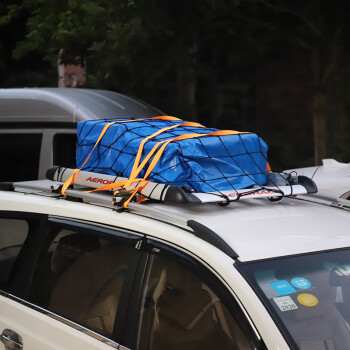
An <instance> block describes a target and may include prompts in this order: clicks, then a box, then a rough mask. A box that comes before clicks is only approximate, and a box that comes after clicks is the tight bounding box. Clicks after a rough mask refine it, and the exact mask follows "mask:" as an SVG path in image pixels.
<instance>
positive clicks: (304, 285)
mask: <svg viewBox="0 0 350 350" xmlns="http://www.w3.org/2000/svg"><path fill="white" fill-rule="evenodd" d="M291 282H292V285H293V286H294V287H296V288H299V289H308V288H310V287H311V282H310V281H309V280H307V279H306V278H304V277H295V278H293V279H292V280H291Z"/></svg>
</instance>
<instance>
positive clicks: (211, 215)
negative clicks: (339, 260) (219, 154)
mask: <svg viewBox="0 0 350 350" xmlns="http://www.w3.org/2000/svg"><path fill="white" fill-rule="evenodd" d="M306 197H307V196H305V197H304V199H303V200H302V199H297V198H283V199H282V200H281V201H279V202H278V203H271V202H270V201H268V200H267V199H262V198H261V199H251V200H246V201H237V202H233V203H231V204H230V205H228V206H226V207H221V206H219V205H215V204H201V205H198V206H187V207H186V206H172V205H161V204H152V206H153V207H158V209H159V210H162V208H163V210H167V211H171V212H173V213H174V214H177V215H184V216H187V217H190V218H191V219H193V220H196V221H198V222H200V223H201V224H203V225H205V226H207V227H208V228H210V229H211V230H213V231H214V232H216V233H217V234H218V235H219V236H220V237H221V238H222V239H224V240H225V241H226V242H227V243H228V244H229V245H230V246H231V247H232V249H233V250H234V251H235V252H236V253H237V255H238V257H239V260H240V261H250V260H259V259H267V258H275V257H280V256H288V255H294V254H303V253H311V252H316V251H323V250H329V249H338V248H343V247H350V229H349V228H350V211H347V210H341V209H339V208H336V207H332V206H329V205H321V204H319V203H313V202H310V201H309V200H306ZM300 198H302V197H301V196H300Z"/></svg>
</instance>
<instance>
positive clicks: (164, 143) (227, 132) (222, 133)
mask: <svg viewBox="0 0 350 350" xmlns="http://www.w3.org/2000/svg"><path fill="white" fill-rule="evenodd" d="M237 134H247V132H240V131H234V130H219V131H214V132H211V133H207V134H194V133H193V134H183V135H180V136H177V137H175V138H173V139H170V140H167V141H160V142H158V143H157V144H156V145H155V146H154V147H153V148H158V146H159V145H160V144H162V146H161V147H160V149H159V150H158V152H157V153H156V154H155V156H154V157H153V159H152V162H151V164H150V165H149V167H148V169H147V171H146V173H145V175H144V177H143V179H142V180H141V181H140V183H139V184H138V185H137V186H136V187H135V189H134V190H133V191H132V193H131V196H130V197H129V198H128V199H127V201H125V202H124V208H127V207H128V203H129V202H130V201H131V199H132V198H133V197H134V195H135V194H136V193H137V192H138V191H139V190H140V189H141V187H144V186H145V184H144V182H145V181H146V178H147V177H148V176H149V174H150V173H151V172H152V170H153V169H154V167H155V166H156V164H157V163H158V161H159V159H160V157H161V155H162V154H163V152H164V150H165V148H166V146H167V145H168V144H169V143H170V142H174V141H181V140H187V139H193V138H198V137H201V136H225V135H237ZM152 150H153V149H152ZM140 171H141V169H140Z"/></svg>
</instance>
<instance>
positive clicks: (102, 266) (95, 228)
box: [0, 217, 140, 350]
mask: <svg viewBox="0 0 350 350" xmlns="http://www.w3.org/2000/svg"><path fill="white" fill-rule="evenodd" d="M39 221H40V220H39ZM33 229H34V232H29V233H27V234H28V237H27V238H26V240H25V244H24V245H23V248H22V251H21V252H20V253H19V256H18V260H17V262H15V263H14V268H13V269H14V270H13V273H15V276H14V278H13V279H12V281H11V283H10V286H9V288H8V289H7V290H5V291H4V293H5V295H3V296H2V302H1V305H0V327H1V330H3V336H2V342H3V344H4V346H5V349H22V348H23V349H28V350H40V349H74V350H75V349H91V350H92V349H110V348H111V347H114V348H118V346H119V344H118V342H119V341H120V340H121V339H122V337H123V333H124V319H125V317H126V309H127V306H128V299H129V295H130V290H131V286H132V283H133V279H134V273H135V271H136V267H137V264H138V261H139V256H140V251H139V250H138V249H137V248H136V246H137V243H138V242H139V241H140V236H138V235H135V234H131V233H129V232H125V231H120V230H115V229H111V228H110V227H106V226H101V225H97V224H93V223H90V222H83V221H74V220H72V219H64V218H56V217H49V218H48V219H47V220H46V218H44V219H41V222H38V225H36V227H34V226H33ZM16 264H17V265H16ZM1 346H2V345H1V344H0V347H1ZM11 346H12V347H11ZM13 346H14V347H13Z"/></svg>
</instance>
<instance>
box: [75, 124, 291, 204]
mask: <svg viewBox="0 0 350 350" xmlns="http://www.w3.org/2000/svg"><path fill="white" fill-rule="evenodd" d="M115 121H117V123H116V124H113V125H111V126H110V127H109V128H108V129H107V131H106V132H105V134H104V135H103V136H102V138H101V139H100V141H99V142H98V144H97V146H96V148H95V149H94V151H93V152H92V153H91V150H92V149H93V147H94V145H95V144H96V141H97V140H98V138H99V136H100V135H101V131H102V129H103V127H104V126H105V125H106V124H107V123H109V122H115ZM183 123H186V122H183V121H180V120H176V121H172V120H154V119H144V120H135V121H132V122H130V120H125V122H122V121H121V120H99V121H85V122H81V123H80V124H79V128H78V144H77V167H78V168H80V167H81V166H82V165H83V163H84V161H85V160H86V158H87V157H88V155H89V154H90V153H91V156H90V158H89V160H88V161H87V163H86V164H85V165H84V166H83V168H82V169H81V170H85V171H92V172H95V173H102V174H108V175H113V176H115V177H124V178H129V177H130V175H131V174H132V169H133V166H134V163H135V156H136V153H137V152H138V150H139V147H140V145H141V142H142V141H143V140H144V139H145V137H148V136H150V135H153V134H154V133H156V132H160V133H159V134H158V135H156V136H154V137H152V138H150V139H148V140H147V141H146V142H145V144H144V146H143V150H142V153H141V158H140V161H139V164H141V162H142V161H143V160H144V159H145V157H146V156H147V155H148V154H149V152H150V151H151V150H152V148H153V147H155V146H156V144H158V147H157V149H156V151H155V152H154V154H153V155H152V157H150V159H149V161H148V162H147V163H146V164H145V166H144V167H143V168H142V170H141V171H140V173H139V174H137V178H139V179H140V178H141V179H142V178H143V177H144V176H145V173H146V171H147V169H149V167H150V165H151V162H152V160H153V159H154V157H155V155H156V154H157V152H158V151H159V150H160V148H161V146H162V145H164V143H165V142H166V141H169V140H172V139H175V138H177V137H179V136H180V135H184V134H201V135H203V136H200V137H195V138H188V139H182V140H173V141H171V142H170V143H169V144H167V145H166V147H165V149H164V151H163V153H162V154H161V156H160V158H159V160H158V162H157V163H156V165H155V166H154V168H153V170H152V171H151V172H150V174H149V175H148V176H147V178H146V180H150V181H152V182H156V183H162V184H171V185H177V186H180V187H182V188H184V189H185V190H186V191H188V192H191V191H193V192H197V193H198V192H199V193H203V192H204V193H208V192H216V193H217V195H218V196H221V197H222V196H224V197H225V196H226V194H224V193H225V191H231V192H233V193H235V194H236V195H233V196H231V197H230V198H229V200H230V201H231V200H237V199H239V198H240V197H241V196H244V195H249V194H251V193H253V192H255V191H257V189H265V186H266V185H267V184H268V181H270V186H275V187H277V189H275V192H276V193H280V191H279V189H278V186H277V185H278V183H277V182H278V181H274V180H272V183H271V179H270V177H269V180H268V170H269V169H268V163H267V159H266V152H267V146H266V144H265V143H264V141H262V140H261V139H260V138H259V137H258V136H257V135H256V134H253V133H235V132H233V133H232V134H230V133H228V134H227V135H222V134H219V135H206V134H210V133H215V132H217V131H218V130H217V129H213V128H202V127H199V126H196V125H195V126H188V125H181V124H183ZM175 125H178V126H177V127H175V128H172V129H170V130H165V131H162V132H161V130H163V129H164V128H167V127H171V126H175ZM283 180H284V178H283ZM282 182H283V181H282ZM287 184H288V182H287ZM243 189H244V191H242V190H243Z"/></svg>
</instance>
